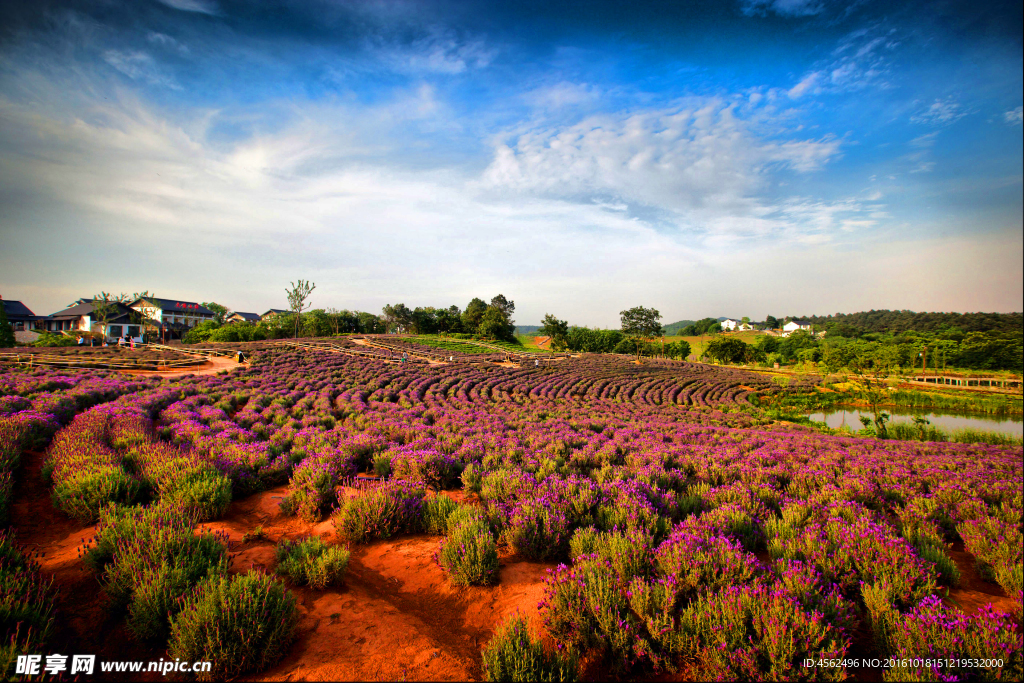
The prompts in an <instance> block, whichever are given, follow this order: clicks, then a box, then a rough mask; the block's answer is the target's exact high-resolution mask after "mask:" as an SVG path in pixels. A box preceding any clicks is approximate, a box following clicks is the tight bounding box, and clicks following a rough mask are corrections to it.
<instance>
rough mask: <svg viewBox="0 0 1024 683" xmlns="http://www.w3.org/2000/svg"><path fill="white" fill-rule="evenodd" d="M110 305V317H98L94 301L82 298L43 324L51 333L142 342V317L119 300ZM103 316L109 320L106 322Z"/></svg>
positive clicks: (45, 320) (53, 314)
mask: <svg viewBox="0 0 1024 683" xmlns="http://www.w3.org/2000/svg"><path fill="white" fill-rule="evenodd" d="M110 305H111V306H112V310H111V311H110V312H109V313H108V314H107V315H106V316H97V315H96V309H95V307H94V306H93V300H92V299H79V300H78V301H76V302H75V303H74V305H72V306H69V307H68V308H65V309H64V310H62V311H57V312H56V313H52V314H50V315H48V316H46V318H42V319H41V320H40V323H39V324H40V325H42V329H45V330H46V331H47V332H83V333H84V332H94V333H96V334H102V335H103V337H104V339H106V340H108V341H109V340H114V339H117V338H119V337H124V336H125V335H128V336H129V337H131V338H132V339H134V340H135V341H137V342H141V341H142V326H141V324H140V323H139V316H138V315H137V314H135V312H134V311H133V310H132V309H131V308H129V307H128V306H127V305H126V304H123V303H121V302H119V301H112V302H110ZM101 317H105V320H103V321H102V323H101V322H100V318H101Z"/></svg>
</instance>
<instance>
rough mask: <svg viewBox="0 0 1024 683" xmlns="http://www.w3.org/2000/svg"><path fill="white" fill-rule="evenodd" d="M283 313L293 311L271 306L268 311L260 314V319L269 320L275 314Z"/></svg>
mask: <svg viewBox="0 0 1024 683" xmlns="http://www.w3.org/2000/svg"><path fill="white" fill-rule="evenodd" d="M282 313H291V311H289V310H286V309H284V308H271V309H270V310H268V311H267V312H266V313H264V314H263V315H261V316H260V320H269V319H270V318H273V317H274V316H277V315H281V314H282Z"/></svg>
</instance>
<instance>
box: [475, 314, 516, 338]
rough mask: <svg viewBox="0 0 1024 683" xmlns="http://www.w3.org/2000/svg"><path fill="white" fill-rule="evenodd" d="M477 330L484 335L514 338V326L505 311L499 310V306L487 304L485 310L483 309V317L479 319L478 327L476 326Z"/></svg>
mask: <svg viewBox="0 0 1024 683" xmlns="http://www.w3.org/2000/svg"><path fill="white" fill-rule="evenodd" d="M477 331H478V332H479V333H480V334H482V335H484V336H485V337H494V338H495V339H503V340H505V341H512V340H513V339H515V333H516V326H515V324H514V323H513V322H512V321H511V320H509V319H508V316H506V315H505V311H503V310H501V308H499V307H498V306H488V307H487V310H486V311H484V315H483V318H482V319H481V320H480V327H478V328H477Z"/></svg>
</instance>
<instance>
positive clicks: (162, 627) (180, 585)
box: [84, 504, 227, 639]
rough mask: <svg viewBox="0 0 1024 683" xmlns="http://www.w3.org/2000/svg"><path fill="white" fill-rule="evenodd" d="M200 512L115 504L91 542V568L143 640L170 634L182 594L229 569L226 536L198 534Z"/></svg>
mask: <svg viewBox="0 0 1024 683" xmlns="http://www.w3.org/2000/svg"><path fill="white" fill-rule="evenodd" d="M195 515H196V513H195V511H194V510H192V509H190V508H187V507H184V506H173V507H172V506H170V505H166V504H165V505H160V506H155V507H150V508H131V507H129V508H124V507H117V506H113V505H112V506H110V507H107V508H105V509H104V510H103V511H102V512H101V515H100V523H99V526H98V527H97V531H96V536H95V537H94V538H93V539H92V540H91V541H90V542H88V543H87V545H86V547H85V549H84V551H85V563H86V566H89V567H91V568H92V569H93V570H94V571H98V572H100V582H101V584H102V585H103V590H104V592H105V593H106V594H107V596H108V597H109V598H110V600H111V602H112V603H113V604H114V605H115V606H119V607H126V608H127V611H128V628H129V630H130V631H131V632H132V633H133V634H134V635H135V636H136V637H138V638H143V639H145V638H154V637H158V636H163V635H165V634H166V632H167V625H168V624H167V619H168V615H170V614H173V613H174V612H175V611H176V610H177V609H178V607H179V603H178V598H179V596H181V594H182V593H183V592H185V591H187V590H188V589H190V588H191V587H192V586H194V585H195V584H196V583H198V582H199V581H201V580H202V579H204V578H205V577H206V576H209V575H217V574H223V573H225V572H226V571H227V551H226V548H225V546H226V540H227V539H226V536H224V535H220V536H218V535H217V534H213V533H210V532H205V533H200V534H198V535H196V534H195V533H193V527H194V525H195V519H196V517H195Z"/></svg>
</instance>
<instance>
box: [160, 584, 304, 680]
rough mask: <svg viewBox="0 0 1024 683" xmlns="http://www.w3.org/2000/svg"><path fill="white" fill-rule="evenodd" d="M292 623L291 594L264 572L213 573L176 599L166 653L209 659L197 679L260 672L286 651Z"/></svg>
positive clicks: (292, 630)
mask: <svg viewBox="0 0 1024 683" xmlns="http://www.w3.org/2000/svg"><path fill="white" fill-rule="evenodd" d="M297 622H298V615H297V610H296V607H295V598H294V597H293V596H292V594H291V593H290V592H289V591H287V590H285V588H284V587H283V586H282V585H281V584H280V582H278V581H274V580H273V579H272V578H270V576H268V575H267V574H264V573H262V572H257V571H251V572H249V573H247V574H240V575H236V576H232V577H230V578H228V577H226V576H219V575H213V576H210V577H209V578H208V579H206V581H204V582H203V583H201V584H200V585H198V586H197V587H196V588H194V589H193V590H192V591H191V592H189V593H188V594H186V595H185V596H183V597H181V598H179V600H178V614H177V616H175V617H173V619H172V621H171V637H170V643H169V647H168V652H169V653H170V656H172V657H176V658H180V659H183V660H191V661H208V662H212V663H213V670H212V671H210V672H208V673H201V674H199V679H200V680H223V679H225V678H231V677H234V676H238V675H240V674H244V673H248V672H257V671H262V670H263V669H265V668H267V667H268V666H270V665H271V664H273V663H275V662H276V661H277V660H279V659H280V658H281V657H282V655H284V653H285V652H286V651H287V648H288V646H289V645H290V644H291V641H292V640H293V639H294V637H295V625H296V623H297Z"/></svg>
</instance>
